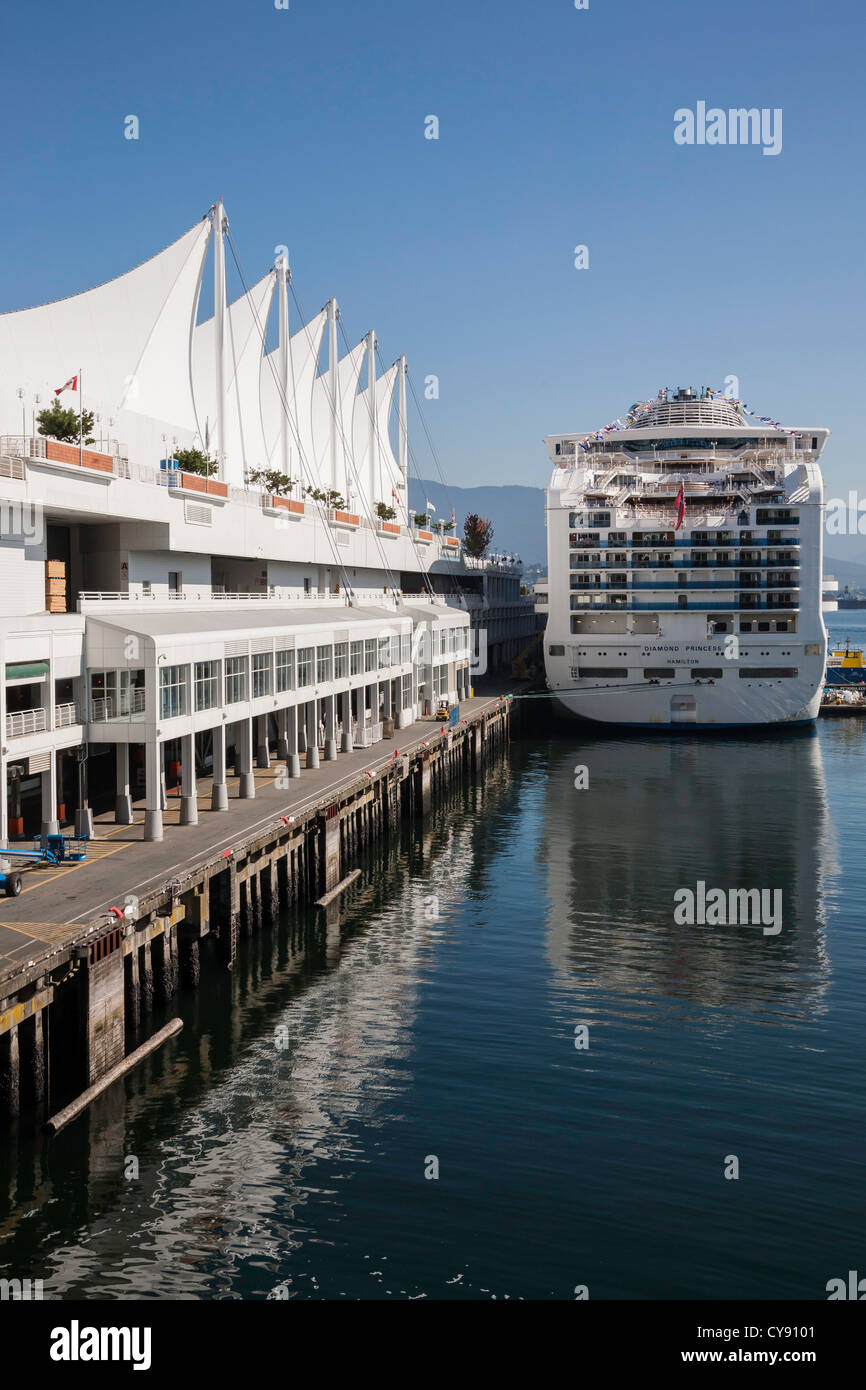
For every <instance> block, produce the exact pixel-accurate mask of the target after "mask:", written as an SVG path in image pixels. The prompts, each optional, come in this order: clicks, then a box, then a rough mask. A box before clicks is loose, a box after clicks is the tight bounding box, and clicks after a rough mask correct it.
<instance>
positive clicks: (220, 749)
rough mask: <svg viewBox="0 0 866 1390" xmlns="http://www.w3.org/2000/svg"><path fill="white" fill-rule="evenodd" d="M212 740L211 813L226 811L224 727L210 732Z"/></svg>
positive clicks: (223, 725) (227, 803) (227, 798)
mask: <svg viewBox="0 0 866 1390" xmlns="http://www.w3.org/2000/svg"><path fill="white" fill-rule="evenodd" d="M212 738H213V787H212V789H211V794H210V808H211V810H212V811H227V810H228V808H229V791H228V787H227V786H226V726H225V724H218V725H217V727H216V728H215V729H213V730H212Z"/></svg>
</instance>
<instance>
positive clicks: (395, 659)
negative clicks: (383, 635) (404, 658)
mask: <svg viewBox="0 0 866 1390" xmlns="http://www.w3.org/2000/svg"><path fill="white" fill-rule="evenodd" d="M389 664H390V665H391V666H399V665H400V637H399V634H398V635H397V636H396V637H392V638H391V661H390V663H389Z"/></svg>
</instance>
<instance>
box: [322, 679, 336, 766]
mask: <svg viewBox="0 0 866 1390" xmlns="http://www.w3.org/2000/svg"><path fill="white" fill-rule="evenodd" d="M336 756H337V697H336V695H326V696H325V762H332V761H333V760H334V758H336Z"/></svg>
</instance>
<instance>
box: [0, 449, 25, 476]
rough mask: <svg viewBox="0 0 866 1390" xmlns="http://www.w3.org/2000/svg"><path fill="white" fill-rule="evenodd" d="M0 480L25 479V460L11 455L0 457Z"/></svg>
mask: <svg viewBox="0 0 866 1390" xmlns="http://www.w3.org/2000/svg"><path fill="white" fill-rule="evenodd" d="M0 478H19V479H22V480H23V478H24V460H23V459H22V458H13V457H12V456H11V455H8V454H2V455H0Z"/></svg>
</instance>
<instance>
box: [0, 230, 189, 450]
mask: <svg viewBox="0 0 866 1390" xmlns="http://www.w3.org/2000/svg"><path fill="white" fill-rule="evenodd" d="M210 230H211V229H210V222H209V221H208V219H207V218H205V219H203V220H202V221H201V222H199V223H197V224H196V225H195V226H194V227H191V228H190V230H189V231H188V232H186V233H185V234H184V235H183V236H182V237H180V239H179V240H178V241H175V242H173V243H172V245H171V246H167V247H166V248H165V250H164V251H160V252H159V253H158V254H157V255H156V256H153V257H152V258H151V259H150V260H149V261H145V262H144V263H143V264H142V265H139V266H136V267H135V268H134V269H133V270H129V271H127V272H126V273H125V274H124V275H119V276H117V278H116V279H114V280H109V281H107V282H106V283H105V284H102V285H98V286H96V287H95V288H94V289H90V290H85V291H84V292H83V293H81V294H76V295H71V296H70V297H69V298H67V299H59V300H55V301H54V302H53V303H50V304H41V305H37V306H36V307H34V308H32V309H19V310H14V311H12V312H11V313H6V314H0V432H2V433H9V434H17V433H19V432H20V429H21V423H22V419H21V401H20V400H19V399H18V395H17V388H19V387H21V388H23V390H24V393H25V403H26V405H27V407H28V417H29V409H30V407H31V404H32V400H33V397H34V395H36V394H38V395H39V396H40V397H41V404H44V405H48V404H49V403H50V401H51V400H53V399H54V392H55V390H56V388H57V387H59V386H62V385H63V383H64V382H66V381H68V380H69V378H70V377H72V376H75V375H76V374H77V373H79V372H80V373H81V376H82V388H83V391H82V397H83V406H84V409H85V410H94V411H96V412H98V413H99V414H100V415H101V417H102V419H103V421H105V422H107V421H108V419H109V418H111V419H113V420H114V425H113V426H112V429H111V433H112V435H113V436H114V437H115V438H118V439H119V440H121V441H122V442H123V443H124V444H126V447H127V449H128V450H129V452H130V453H131V454H132V453H135V455H136V456H137V457H139V458H142V457H143V458H144V461H145V462H149V463H155V462H157V461H158V458H159V456H160V454H161V450H162V445H161V436H162V434H164V433H168V434H175V435H177V436H178V438H181V439H184V438H185V439H186V440H187V441H188V442H191V440H192V438H193V436H194V434H195V429H196V418H195V409H194V406H193V398H192V390H191V384H190V342H191V334H192V328H193V324H194V321H195V312H196V307H197V304H198V293H199V287H200V284H201V274H202V268H203V265H204V258H205V254H206V251H207V245H208V239H209V236H210ZM60 399H61V401H62V402H63V404H65V405H73V398H72V396H71V395H66V396H62V397H61V398H60ZM77 405H78V400H77V397H76V398H75V401H74V407H75V408H77ZM145 417H146V418H145ZM27 428H28V431H29V428H30V424H29V418H28V425H27Z"/></svg>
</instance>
